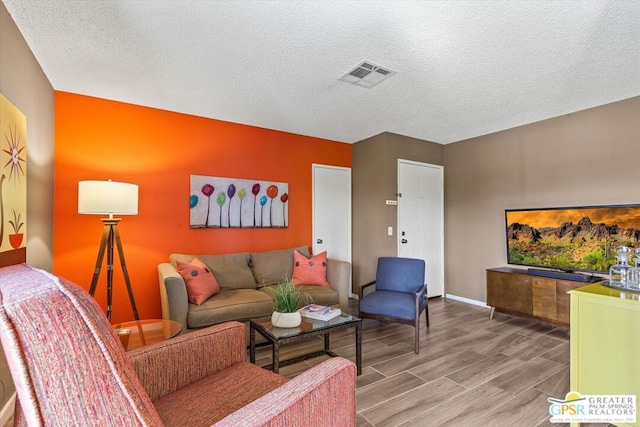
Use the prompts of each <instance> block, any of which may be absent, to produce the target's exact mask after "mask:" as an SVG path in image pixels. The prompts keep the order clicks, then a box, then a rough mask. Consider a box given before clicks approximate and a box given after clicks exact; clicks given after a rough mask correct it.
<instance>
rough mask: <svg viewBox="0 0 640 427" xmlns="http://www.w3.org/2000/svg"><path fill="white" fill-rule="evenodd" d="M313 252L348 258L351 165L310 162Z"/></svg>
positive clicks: (348, 260) (349, 245)
mask: <svg viewBox="0 0 640 427" xmlns="http://www.w3.org/2000/svg"><path fill="white" fill-rule="evenodd" d="M312 169H313V179H312V180H313V213H312V217H313V253H314V254H318V253H320V252H323V251H327V256H328V257H329V258H333V259H337V260H340V261H347V262H349V263H350V262H351V169H350V168H344V167H337V166H327V165H318V164H314V165H312Z"/></svg>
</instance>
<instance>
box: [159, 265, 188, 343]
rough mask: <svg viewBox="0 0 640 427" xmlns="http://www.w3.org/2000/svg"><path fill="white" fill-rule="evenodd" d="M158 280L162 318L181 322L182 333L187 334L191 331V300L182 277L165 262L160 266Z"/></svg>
mask: <svg viewBox="0 0 640 427" xmlns="http://www.w3.org/2000/svg"><path fill="white" fill-rule="evenodd" d="M158 279H159V281H160V283H159V284H160V303H161V305H162V318H163V319H165V320H174V321H176V322H180V324H181V325H182V331H183V332H186V331H187V329H189V325H188V324H187V314H188V312H189V298H188V296H187V287H186V286H185V284H184V280H183V279H182V276H180V273H178V271H177V270H176V269H175V268H174V267H173V265H171V264H169V263H168V262H165V263H162V264H159V265H158Z"/></svg>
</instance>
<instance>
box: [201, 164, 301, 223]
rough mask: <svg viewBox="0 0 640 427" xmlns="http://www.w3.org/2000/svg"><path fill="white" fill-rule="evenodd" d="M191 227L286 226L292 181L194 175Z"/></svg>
mask: <svg viewBox="0 0 640 427" xmlns="http://www.w3.org/2000/svg"><path fill="white" fill-rule="evenodd" d="M190 187H191V188H190V193H189V194H190V197H189V208H190V215H189V225H190V226H191V228H284V227H287V226H288V225H287V224H288V222H289V204H288V202H289V184H287V183H284V182H273V181H257V180H252V179H241V178H223V177H215V176H203V175H191V183H190Z"/></svg>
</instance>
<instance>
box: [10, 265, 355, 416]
mask: <svg viewBox="0 0 640 427" xmlns="http://www.w3.org/2000/svg"><path fill="white" fill-rule="evenodd" d="M0 338H1V339H2V345H3V347H4V351H5V354H6V358H7V362H8V364H9V368H10V370H11V375H12V377H13V380H14V383H15V386H16V392H17V396H18V399H17V403H16V412H15V424H16V425H25V424H28V425H33V426H36V425H114V426H116V425H117V426H124V425H126V426H162V425H171V426H178V425H184V426H208V425H220V426H240V425H242V426H263V425H268V426H284V425H303V424H304V425H344V426H348V425H354V424H355V366H354V364H353V363H352V362H350V361H348V360H346V359H342V358H332V359H330V360H327V361H324V362H322V363H321V364H319V365H318V366H316V367H314V368H312V369H309V370H308V371H306V372H304V373H302V374H300V375H298V376H297V377H295V378H293V379H291V380H289V379H287V378H285V377H283V376H280V375H277V374H274V373H272V372H269V371H267V370H264V369H262V368H260V367H258V366H256V365H253V364H250V363H248V362H247V361H246V358H247V350H246V343H245V326H244V325H243V324H242V323H238V322H229V323H224V324H220V325H217V326H214V327H210V328H205V329H202V330H199V331H197V332H193V333H189V334H184V335H181V336H179V337H177V338H174V339H171V340H168V341H164V342H162V343H158V344H154V345H150V346H147V347H143V348H140V349H137V350H134V351H131V352H128V353H126V352H125V351H124V349H123V347H122V345H121V344H120V341H119V340H118V339H117V337H116V335H115V333H114V331H113V330H112V328H111V327H110V325H109V323H108V321H107V319H106V317H105V315H104V314H103V312H102V311H101V309H100V307H99V306H98V305H97V304H96V303H95V301H94V300H93V299H92V298H91V297H90V296H89V294H88V293H87V292H86V291H84V290H83V289H81V288H80V287H78V286H77V285H75V284H73V283H70V282H68V281H66V280H64V279H61V278H58V277H56V276H53V275H51V274H49V273H46V272H44V271H41V270H38V269H35V268H33V267H30V266H28V265H24V264H23V265H16V266H11V267H5V268H2V269H0ZM326 423H329V424H326Z"/></svg>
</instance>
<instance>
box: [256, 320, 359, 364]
mask: <svg viewBox="0 0 640 427" xmlns="http://www.w3.org/2000/svg"><path fill="white" fill-rule="evenodd" d="M347 328H355V329H356V368H357V370H358V375H360V374H362V319H359V318H357V317H355V316H350V315H348V314H341V315H340V316H338V317H336V318H334V319H331V320H329V321H322V320H313V319H308V318H306V317H303V318H302V324H301V325H300V326H298V327H297V328H276V327H275V326H273V325H272V324H271V322H259V321H257V320H255V319H251V321H250V322H249V360H250V361H251V363H256V331H257V332H258V333H259V334H260V335H262V336H263V337H264V338H265V339H266V340H267V342H268V343H269V344H271V346H272V353H271V354H272V356H273V363H272V364H270V365H267V366H264V368H267V369H271V370H273V372H275V373H278V372H279V370H280V366H287V365H291V364H293V363H298V362H302V361H303V360H307V359H311V358H313V357H318V356H322V355H324V354H327V355H329V356H332V357H335V356H337V354H335V353H334V352H333V351H331V350H330V349H329V333H331V332H335V331H339V330H341V329H347ZM320 335H322V336H324V349H322V350H320V351H315V352H313V353H308V354H304V355H302V356H298V357H294V358H292V359H287V360H280V346H281V345H282V344H290V343H295V342H300V341H304V340H307V339H309V338H312V337H317V336H320Z"/></svg>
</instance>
